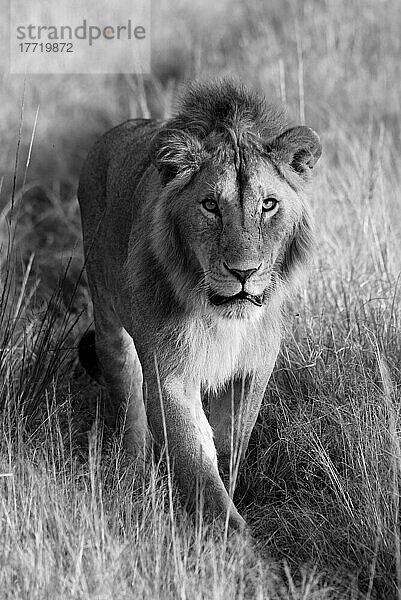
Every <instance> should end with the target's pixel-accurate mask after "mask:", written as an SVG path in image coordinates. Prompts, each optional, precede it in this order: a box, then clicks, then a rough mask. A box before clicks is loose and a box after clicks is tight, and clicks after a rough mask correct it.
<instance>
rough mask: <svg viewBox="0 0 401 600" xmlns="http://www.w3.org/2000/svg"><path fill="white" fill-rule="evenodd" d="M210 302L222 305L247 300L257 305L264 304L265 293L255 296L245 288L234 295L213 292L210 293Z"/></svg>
mask: <svg viewBox="0 0 401 600" xmlns="http://www.w3.org/2000/svg"><path fill="white" fill-rule="evenodd" d="M209 299H210V302H211V303H212V304H214V305H215V306H221V305H222V304H228V303H232V302H237V301H238V300H247V301H249V302H252V304H254V305H255V306H262V304H263V294H261V295H260V296H253V295H252V294H248V293H247V292H245V291H244V290H242V291H241V292H238V294H235V295H234V296H221V295H220V294H214V293H211V294H210V295H209Z"/></svg>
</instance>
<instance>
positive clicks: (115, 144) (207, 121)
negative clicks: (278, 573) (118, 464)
mask: <svg viewBox="0 0 401 600" xmlns="http://www.w3.org/2000/svg"><path fill="white" fill-rule="evenodd" d="M320 155H321V143H320V140H319V136H318V135H317V133H315V131H313V130H312V129H310V128H309V127H306V126H303V125H302V126H301V125H300V126H294V125H291V124H290V121H289V119H288V117H287V113H286V111H285V109H284V108H283V107H281V106H279V105H277V104H271V103H269V102H267V100H266V99H265V98H264V96H263V95H262V94H261V93H259V92H256V91H254V90H250V89H247V88H246V87H245V86H243V85H242V84H241V83H239V82H236V81H235V80H231V79H222V80H213V81H209V82H195V83H192V84H190V85H189V86H187V88H186V91H185V92H184V94H183V95H182V97H181V100H180V101H179V103H178V109H177V112H176V115H175V116H173V117H172V118H171V119H169V120H167V121H166V122H159V121H157V120H153V119H132V120H129V121H126V122H125V123H122V124H121V125H119V126H117V127H115V128H114V129H112V130H111V131H109V132H108V133H106V134H105V135H104V136H103V137H102V138H101V139H100V140H99V141H98V142H97V143H96V145H95V147H94V148H93V149H92V151H91V152H90V154H89V156H88V158H87V160H86V163H85V165H84V168H83V171H82V175H81V178H80V182H79V190H78V198H79V203H80V209H81V217H82V227H83V240H84V252H85V257H86V270H87V275H88V281H89V287H90V292H91V297H92V301H93V316H94V326H95V344H94V345H91V344H90V343H87V342H88V340H87V339H86V341H85V337H84V339H83V340H82V342H81V345H80V348H81V351H80V353H81V358H82V357H83V361H82V362H84V363H85V366H86V367H87V369H88V371H89V372H91V374H92V375H93V376H94V377H95V378H97V379H98V380H99V381H102V382H104V384H105V386H106V388H107V390H108V394H109V397H110V398H111V401H112V402H113V403H114V404H115V405H116V406H125V407H126V424H125V440H126V442H127V444H128V447H130V448H131V449H132V451H133V452H135V454H136V456H138V457H142V460H144V459H145V460H146V456H147V455H148V454H147V453H148V448H149V441H150V439H151V435H152V436H153V438H154V440H155V441H156V443H157V444H158V445H159V446H160V447H163V445H164V444H165V448H166V452H168V457H169V459H170V460H171V461H172V463H173V466H174V477H175V479H176V481H177V483H178V488H179V490H181V492H182V493H183V494H184V496H185V497H187V498H188V499H189V500H190V501H191V499H192V500H193V501H194V499H195V495H196V493H197V492H196V490H199V485H201V487H202V489H203V492H204V496H203V502H204V508H205V509H206V512H207V514H209V515H210V517H211V518H212V519H220V520H221V519H222V518H223V519H225V520H226V521H225V522H226V524H227V523H228V526H229V527H230V528H234V529H240V530H242V529H243V528H244V527H245V526H246V523H245V520H244V518H243V517H242V516H241V515H240V514H239V512H238V511H237V509H236V507H235V505H234V503H233V500H232V496H233V485H234V484H235V481H234V484H233V479H235V478H234V475H233V474H235V473H237V472H238V467H239V464H240V461H241V460H242V458H243V456H244V453H245V451H246V449H247V445H248V441H249V438H250V435H251V432H252V429H253V427H254V425H255V421H256V418H257V416H258V412H259V409H260V406H261V402H262V399H263V396H264V393H265V390H266V387H267V384H268V381H269V378H270V375H271V372H272V370H273V367H274V365H275V362H276V358H277V355H278V352H279V348H280V341H281V329H282V306H283V302H284V300H285V298H286V297H287V296H288V295H291V290H292V289H294V288H293V283H294V281H295V280H296V278H297V273H299V272H300V271H302V268H303V267H304V266H305V265H306V264H307V262H308V260H309V257H310V255H311V251H312V247H313V227H312V221H311V215H310V209H309V208H308V201H307V196H308V193H307V192H308V189H309V185H308V184H309V181H310V180H311V172H312V169H313V167H314V165H315V164H316V162H317V160H318V159H319V157H320ZM204 398H207V399H208V401H209V407H210V409H209V414H208V417H207V416H206V412H205V410H204V408H203V403H202V400H203V399H204Z"/></svg>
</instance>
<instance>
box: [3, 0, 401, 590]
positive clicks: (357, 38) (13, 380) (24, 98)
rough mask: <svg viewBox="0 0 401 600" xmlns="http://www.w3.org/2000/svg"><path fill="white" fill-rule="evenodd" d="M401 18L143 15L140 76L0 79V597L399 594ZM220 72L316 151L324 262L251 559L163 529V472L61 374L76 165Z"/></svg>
mask: <svg viewBox="0 0 401 600" xmlns="http://www.w3.org/2000/svg"><path fill="white" fill-rule="evenodd" d="M400 11H401V5H400V3H399V2H398V0H382V1H378V0H376V1H370V0H355V1H353V2H352V3H351V2H347V1H346V0H336V1H335V2H329V1H328V0H303V1H299V2H295V0H272V1H270V2H268V3H267V2H263V1H262V0H252V1H251V0H246V1H242V2H239V1H238V2H237V1H236V0H233V1H231V2H229V1H228V0H226V1H222V2H220V3H216V2H215V3H212V2H209V1H207V0H204V1H201V0H197V1H196V2H195V3H193V4H192V5H191V6H189V5H188V3H184V2H182V1H179V0H174V2H171V1H170V2H168V3H167V0H157V1H155V2H154V3H153V32H152V35H153V42H152V60H153V67H152V76H151V77H150V78H146V79H144V80H141V79H138V78H135V77H127V76H113V77H112V76H105V77H100V76H81V77H78V76H74V77H72V76H71V77H61V76H60V77H56V76H53V77H40V76H35V77H31V78H30V79H28V80H27V81H26V82H24V81H23V79H22V78H20V77H18V76H7V75H2V84H1V99H2V102H1V109H0V110H1V111H2V112H1V118H0V135H1V139H2V153H1V155H0V170H1V173H2V175H3V177H2V191H1V197H0V211H1V212H0V247H1V252H0V262H1V272H0V273H1V274H0V408H1V415H2V416H1V424H0V432H1V433H0V539H1V540H2V543H1V544H0V590H1V593H0V595H1V597H4V598H29V599H35V598H37V599H39V598H40V599H42V598H52V599H54V598H91V599H95V598H104V599H106V598H132V597H134V598H230V599H232V598H239V599H240V598H303V599H305V600H306V599H307V600H310V599H312V598H319V599H324V598H344V599H345V598H347V599H351V598H378V599H386V600H387V599H392V598H399V597H400V596H401V591H400V590H401V556H400V521H399V497H400V496H399V493H400V475H401V450H400V425H401V422H400V414H399V412H400V409H399V405H400V402H399V400H400V384H401V374H400V364H401V360H400V358H401V348H400V345H401V338H400V294H399V289H398V288H399V274H400V272H401V264H400V263H401V258H400V255H401V253H400V248H401V244H400V234H401V226H400V223H401V199H400V198H401V196H400V185H401V173H400V163H399V159H398V156H399V152H400V146H401V139H400V132H401V129H400V125H401V117H400V112H399V98H400V97H401V76H400V69H401V61H400V57H401V38H400V36H399V31H400V30H401V14H400ZM216 74H218V75H221V74H236V75H239V76H240V77H241V79H242V80H243V81H244V82H246V83H249V84H252V85H257V86H259V87H261V88H262V89H263V90H264V91H265V93H266V95H267V96H268V97H269V96H275V97H277V96H278V97H280V98H281V99H282V100H284V101H285V102H286V103H287V104H288V106H289V109H290V112H291V113H292V114H293V116H294V118H295V119H297V120H298V121H301V122H302V121H304V120H305V122H306V123H307V124H309V125H311V126H313V127H314V128H315V129H316V130H317V131H318V132H319V133H320V134H321V137H322V141H323V145H324V155H323V158H322V159H321V162H320V163H319V166H318V167H317V169H316V180H315V187H314V191H313V195H312V198H311V201H312V206H313V210H314V213H315V218H316V224H317V235H318V244H317V252H316V257H315V261H314V264H313V266H312V269H311V274H310V278H309V281H308V282H305V284H304V286H303V288H302V289H303V291H302V292H300V293H299V295H298V296H297V297H296V298H295V299H294V300H293V302H292V304H291V306H289V307H288V320H287V322H288V325H287V332H286V337H285V341H284V344H283V347H282V352H281V355H280V358H279V361H278V364H277V367H276V369H275V372H274V375H273V377H272V380H271V382H270V385H269V390H268V393H267V395H266V398H265V402H264V405H263V409H262V412H261V415H260V418H259V420H258V424H257V427H256V429H255V432H254V435H253V437H252V440H251V444H250V448H249V452H248V457H247V462H246V465H245V467H244V470H243V473H242V476H241V478H240V484H239V488H238V491H237V503H238V504H239V506H240V508H241V510H242V512H243V513H244V515H246V517H247V519H248V521H249V522H250V524H251V526H252V532H253V540H247V539H243V538H233V539H230V540H226V539H224V536H221V535H219V534H218V532H213V531H210V530H208V528H207V527H204V526H202V523H201V522H200V521H198V522H197V523H196V524H194V523H192V522H191V521H190V520H189V519H188V517H186V515H185V513H184V512H183V511H182V510H181V508H180V506H179V505H178V503H177V501H176V499H175V497H174V498H173V503H174V511H172V507H171V503H170V497H171V494H170V488H169V482H168V478H167V477H166V473H165V471H164V469H163V467H162V466H160V465H152V467H151V468H150V473H149V477H148V478H147V479H146V483H142V484H141V483H139V481H140V480H139V478H138V477H136V475H135V473H134V472H132V470H131V469H130V468H128V469H127V464H126V461H125V458H124V455H123V451H122V450H121V444H120V441H121V440H120V438H119V435H118V433H114V434H113V433H111V432H110V431H109V430H107V428H106V430H104V429H103V428H102V423H103V418H104V416H105V415H106V417H107V407H106V409H105V398H104V396H103V394H102V392H101V391H100V390H99V389H98V388H97V386H96V385H95V384H93V383H92V382H90V381H89V380H88V379H87V378H86V376H85V375H84V374H83V373H82V371H80V369H79V367H78V365H77V364H76V353H75V346H76V342H77V339H78V338H79V336H80V334H81V333H82V331H83V330H85V329H86V328H87V327H88V325H89V324H90V322H91V314H90V308H88V309H87V308H86V307H87V306H88V304H89V302H88V294H87V290H86V285H85V277H84V276H82V273H81V270H82V256H81V239H80V222H79V213H78V206H77V201H76V195H75V194H76V184H77V177H78V172H79V168H80V165H81V164H82V161H83V159H84V156H85V154H86V152H87V150H88V149H89V147H90V145H91V144H92V143H93V141H94V140H95V139H96V138H97V137H98V136H99V135H101V134H102V133H103V132H104V131H105V130H106V129H107V128H109V127H111V126H112V125H114V124H117V123H119V122H121V121H122V120H124V119H126V118H129V117H135V116H149V115H151V116H155V117H161V118H164V117H166V116H168V114H169V113H170V112H171V108H172V102H173V98H174V95H175V93H176V90H177V86H178V85H179V83H180V82H181V81H182V80H184V79H186V78H192V77H194V76H204V77H206V76H209V75H216ZM105 410H106V412H105ZM96 416H97V417H98V419H97V421H96ZM94 420H95V423H96V422H97V423H98V425H96V424H95V425H94V427H92V429H91V425H92V423H93V422H94ZM106 421H107V419H106ZM102 432H103V434H102ZM172 514H174V515H175V516H174V518H172Z"/></svg>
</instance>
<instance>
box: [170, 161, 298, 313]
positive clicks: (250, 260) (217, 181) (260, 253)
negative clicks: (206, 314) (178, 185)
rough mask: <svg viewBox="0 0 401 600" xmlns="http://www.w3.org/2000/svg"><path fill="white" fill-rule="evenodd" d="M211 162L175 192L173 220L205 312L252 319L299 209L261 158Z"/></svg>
mask: <svg viewBox="0 0 401 600" xmlns="http://www.w3.org/2000/svg"><path fill="white" fill-rule="evenodd" d="M216 162H217V161H216ZM216 162H215V161H209V162H208V163H206V164H205V165H204V167H203V168H202V169H201V170H200V172H199V173H198V174H196V175H195V176H194V177H193V178H192V179H191V182H190V183H189V184H188V185H187V186H186V187H185V188H184V189H183V190H181V192H180V193H179V194H178V195H177V197H176V198H175V201H174V202H173V205H172V208H173V214H172V217H173V219H174V222H175V225H176V228H177V234H178V235H179V237H180V239H181V240H182V242H183V244H184V246H185V252H186V254H187V257H189V261H188V262H189V265H190V267H191V269H193V270H194V271H195V272H197V273H198V274H199V278H198V284H197V286H196V294H197V295H199V296H201V298H202V301H203V302H202V304H203V305H204V307H205V308H206V309H207V310H209V311H212V312H213V313H214V314H216V315H219V316H221V317H225V318H247V319H249V318H251V319H254V318H257V317H258V316H260V315H261V314H262V312H263V308H264V306H265V305H266V304H267V303H268V301H269V298H270V296H271V294H272V292H273V291H274V288H275V285H276V283H277V281H276V280H277V277H278V276H280V274H282V273H280V270H281V271H282V270H283V268H285V261H286V260H287V261H288V257H287V258H286V252H288V251H289V245H290V242H291V238H292V236H293V235H294V231H295V230H296V229H297V227H298V225H299V224H300V222H301V220H302V217H303V211H304V206H303V202H302V200H301V198H300V197H299V196H298V193H296V192H295V191H294V189H293V188H292V187H291V186H290V185H289V183H287V182H286V180H285V179H284V178H283V177H281V176H280V175H279V173H278V171H277V169H276V168H275V167H274V166H273V164H272V163H270V162H269V161H268V160H267V159H265V158H262V157H261V156H260V155H259V156H258V155H256V154H253V155H248V156H247V158H246V161H245V165H242V168H241V169H239V170H237V169H236V168H235V166H234V162H233V161H232V160H231V161H230V160H227V161H226V162H220V163H219V164H216ZM189 265H188V266H189Z"/></svg>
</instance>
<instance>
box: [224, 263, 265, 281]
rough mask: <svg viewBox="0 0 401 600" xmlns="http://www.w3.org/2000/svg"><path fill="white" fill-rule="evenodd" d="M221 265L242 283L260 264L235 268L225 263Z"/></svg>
mask: <svg viewBox="0 0 401 600" xmlns="http://www.w3.org/2000/svg"><path fill="white" fill-rule="evenodd" d="M223 266H224V267H225V268H226V269H227V271H229V272H230V273H232V274H233V275H234V276H235V277H236V278H237V279H239V281H240V282H241V283H242V284H244V283H245V282H246V281H247V280H248V279H249V278H250V277H251V275H253V274H254V273H256V271H257V270H258V269H259V268H260V266H261V265H259V266H258V267H254V268H253V269H237V268H233V267H230V266H229V265H228V264H227V263H223Z"/></svg>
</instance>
